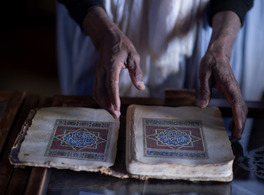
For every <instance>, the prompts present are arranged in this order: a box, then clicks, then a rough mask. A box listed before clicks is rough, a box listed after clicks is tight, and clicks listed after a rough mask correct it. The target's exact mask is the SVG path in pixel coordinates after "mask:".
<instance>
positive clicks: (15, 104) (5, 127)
mask: <svg viewBox="0 0 264 195" xmlns="http://www.w3.org/2000/svg"><path fill="white" fill-rule="evenodd" d="M24 97H25V92H19V91H15V92H0V101H3V102H6V103H7V104H6V106H5V108H4V111H3V113H2V115H1V120H0V154H1V152H2V149H3V146H4V144H5V141H6V140H7V139H6V138H7V136H8V133H9V131H10V128H11V125H12V124H13V121H14V119H15V116H16V114H17V111H18V109H19V107H20V106H21V103H22V101H23V99H24Z"/></svg>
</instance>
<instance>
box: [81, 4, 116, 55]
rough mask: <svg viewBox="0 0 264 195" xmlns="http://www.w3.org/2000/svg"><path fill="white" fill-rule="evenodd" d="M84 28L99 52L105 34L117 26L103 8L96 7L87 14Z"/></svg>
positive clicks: (83, 23) (83, 24)
mask: <svg viewBox="0 0 264 195" xmlns="http://www.w3.org/2000/svg"><path fill="white" fill-rule="evenodd" d="M82 26H83V28H84V30H85V32H86V33H87V34H88V35H89V36H90V38H91V40H92V42H93V44H94V46H95V47H96V49H97V50H99V48H100V45H101V42H102V40H104V37H105V34H106V33H107V32H108V31H109V30H110V29H112V28H113V27H114V26H115V24H114V23H113V22H112V21H111V20H110V19H109V17H108V16H107V14H106V12H105V10H104V9H103V8H101V7H99V6H95V7H93V8H92V9H91V10H90V11H89V12H88V13H87V14H86V16H85V18H84V20H83V22H82Z"/></svg>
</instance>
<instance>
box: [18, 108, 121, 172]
mask: <svg viewBox="0 0 264 195" xmlns="http://www.w3.org/2000/svg"><path fill="white" fill-rule="evenodd" d="M118 130H119V120H116V119H114V118H113V117H112V116H111V115H110V114H109V113H108V112H106V111H105V110H102V109H90V108H76V107H75V108H66V107H49V108H41V109H40V110H38V111H37V113H36V115H35V117H34V118H33V121H32V125H31V127H29V129H28V131H27V135H26V136H25V140H24V141H23V143H22V145H21V148H20V152H19V154H18V158H19V161H20V162H23V164H24V165H30V166H42V167H55V168H65V169H73V170H78V171H80V170H86V171H98V170H99V169H100V168H101V167H109V166H112V165H113V164H114V161H115V156H116V144H117V138H118Z"/></svg>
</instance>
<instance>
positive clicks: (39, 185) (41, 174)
mask: <svg viewBox="0 0 264 195" xmlns="http://www.w3.org/2000/svg"><path fill="white" fill-rule="evenodd" d="M48 176H49V174H48V168H39V167H34V168H32V171H31V175H30V178H29V181H28V185H27V189H26V192H25V195H31V194H32V195H41V194H45V191H46V189H47V183H48V180H49V179H48Z"/></svg>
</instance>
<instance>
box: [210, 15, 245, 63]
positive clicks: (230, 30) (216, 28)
mask: <svg viewBox="0 0 264 195" xmlns="http://www.w3.org/2000/svg"><path fill="white" fill-rule="evenodd" d="M240 27H241V22H240V19H239V17H238V16H237V14H235V13H234V12H232V11H222V12H218V13H216V14H215V15H214V16H213V18H212V29H213V32H212V36H211V40H210V43H209V46H208V49H213V50H214V49H217V50H218V51H219V52H220V53H222V54H225V55H226V57H228V58H229V60H230V58H231V56H230V55H231V50H232V47H233V44H234V42H235V40H236V36H237V33H238V31H239V29H240Z"/></svg>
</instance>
